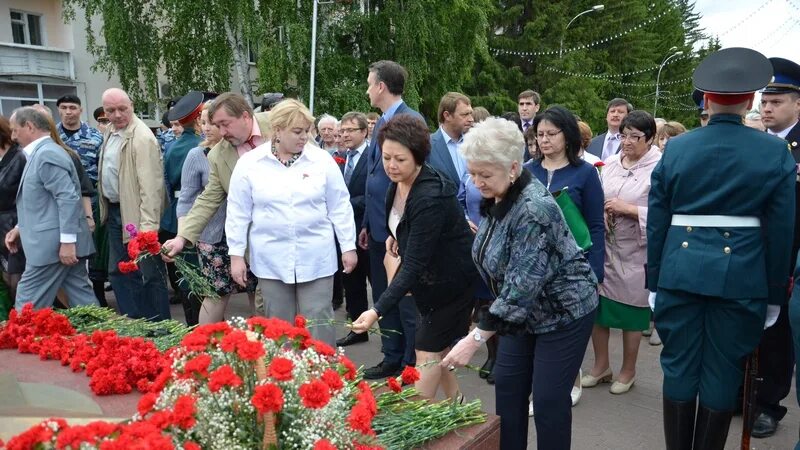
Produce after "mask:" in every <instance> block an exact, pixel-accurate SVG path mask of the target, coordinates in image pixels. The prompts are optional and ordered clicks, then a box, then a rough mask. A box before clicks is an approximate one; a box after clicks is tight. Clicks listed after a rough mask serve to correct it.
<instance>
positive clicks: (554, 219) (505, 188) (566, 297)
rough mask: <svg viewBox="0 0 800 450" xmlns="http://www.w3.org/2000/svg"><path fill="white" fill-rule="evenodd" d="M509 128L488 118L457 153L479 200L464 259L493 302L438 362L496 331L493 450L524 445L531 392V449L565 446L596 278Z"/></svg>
mask: <svg viewBox="0 0 800 450" xmlns="http://www.w3.org/2000/svg"><path fill="white" fill-rule="evenodd" d="M523 148H524V144H523V138H522V134H521V133H520V132H519V130H518V129H517V127H516V126H515V125H514V124H513V123H511V122H508V121H506V120H502V119H495V118H490V119H487V120H485V121H483V122H481V123H479V124H478V125H476V126H474V127H473V128H472V130H470V132H469V133H468V134H467V135H466V136H465V137H464V143H463V144H462V145H461V152H462V154H463V155H464V158H465V159H466V160H467V167H468V169H469V174H470V176H471V177H472V179H473V182H474V183H475V185H476V186H477V187H478V189H479V190H480V192H481V196H482V197H483V202H482V204H481V214H482V215H483V217H484V218H483V221H481V224H480V227H479V229H478V232H477V234H476V236H475V243H474V244H473V247H472V257H473V259H474V261H475V264H476V265H477V267H478V269H479V271H480V272H481V275H482V276H483V278H484V280H485V281H486V283H487V284H488V285H489V288H490V289H491V290H492V292H493V293H494V295H495V296H496V300H495V301H494V303H493V304H492V306H491V308H490V309H489V311H488V313H487V314H484V315H483V317H481V318H480V320H479V323H478V326H477V327H476V328H475V329H474V330H472V332H470V334H469V335H468V336H467V337H466V338H464V339H462V340H461V341H459V342H458V344H456V346H455V347H454V348H453V350H452V351H450V353H449V354H448V355H447V356H446V357H445V358H444V360H443V361H442V364H443V365H444V366H446V367H449V368H451V369H453V368H455V366H461V365H465V364H467V363H468V362H469V360H470V359H471V357H472V355H473V354H474V353H475V351H476V350H477V349H478V348H479V347H480V346H481V344H482V343H483V342H485V341H486V339H488V338H489V337H491V336H493V335H494V334H498V335H500V343H499V348H498V355H497V361H496V362H495V369H494V370H495V373H494V375H495V382H496V389H495V397H496V405H497V415H499V416H500V419H501V421H500V424H501V425H500V435H501V441H500V443H501V448H502V449H503V450H516V449H524V448H526V447H527V436H528V414H527V412H528V400H527V399H528V396H529V395H530V394H531V392H533V403H534V409H535V411H536V416H535V423H536V440H537V444H538V447H537V448H542V449H548V450H560V449H569V448H570V439H571V434H572V414H571V411H570V408H571V406H572V402H571V399H570V392H571V390H572V381H573V380H575V376H576V375H577V373H578V369H579V367H580V364H581V362H582V360H583V355H584V352H585V351H586V344H587V342H588V341H589V336H590V335H591V331H592V325H593V323H594V316H595V310H596V308H597V279H596V278H595V276H594V273H593V272H592V269H591V267H590V266H589V262H588V261H587V260H586V257H585V256H584V253H583V252H582V251H581V249H580V248H578V245H577V244H576V243H575V239H574V238H573V237H572V233H570V231H569V229H568V228H567V225H566V223H565V222H564V218H563V216H562V214H561V211H560V210H559V208H558V205H557V204H556V202H555V200H554V199H553V197H552V195H550V193H549V192H548V191H547V189H545V187H544V186H543V185H542V184H541V183H540V182H539V181H537V180H536V179H535V178H533V177H532V176H531V174H530V173H529V172H528V171H526V170H522V162H523V156H522V152H523Z"/></svg>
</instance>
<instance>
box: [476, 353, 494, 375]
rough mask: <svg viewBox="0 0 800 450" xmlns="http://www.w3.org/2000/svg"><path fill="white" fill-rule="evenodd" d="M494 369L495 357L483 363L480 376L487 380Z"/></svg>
mask: <svg viewBox="0 0 800 450" xmlns="http://www.w3.org/2000/svg"><path fill="white" fill-rule="evenodd" d="M492 369H494V358H489V359H487V360H486V362H485V363H483V366H481V371H480V372H478V376H479V377H481V378H483V379H484V380H485V379H486V378H488V377H489V375H490V374H491V373H492Z"/></svg>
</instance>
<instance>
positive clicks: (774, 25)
mask: <svg viewBox="0 0 800 450" xmlns="http://www.w3.org/2000/svg"><path fill="white" fill-rule="evenodd" d="M695 11H696V12H698V13H700V15H701V16H702V18H701V19H700V26H701V27H703V28H705V31H706V32H707V33H708V34H711V35H714V36H718V37H719V38H720V42H721V44H722V47H723V48H726V47H748V48H752V49H754V50H757V51H759V52H761V53H763V54H764V55H765V56H766V57H768V58H771V57H773V56H779V57H782V58H786V59H790V60H792V61H795V62H797V63H800V0H757V1H753V0H697V2H696V3H695Z"/></svg>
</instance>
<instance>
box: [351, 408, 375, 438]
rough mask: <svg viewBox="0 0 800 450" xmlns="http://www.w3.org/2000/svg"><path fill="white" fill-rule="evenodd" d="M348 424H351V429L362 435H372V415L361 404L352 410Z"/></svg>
mask: <svg viewBox="0 0 800 450" xmlns="http://www.w3.org/2000/svg"><path fill="white" fill-rule="evenodd" d="M347 423H348V424H350V428H352V429H354V430H356V431H358V432H360V433H361V434H371V433H372V414H370V413H369V411H368V410H367V408H365V407H364V406H363V405H361V404H357V405H356V406H354V407H353V409H351V410H350V414H349V415H348V416H347Z"/></svg>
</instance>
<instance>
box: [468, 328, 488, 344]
mask: <svg viewBox="0 0 800 450" xmlns="http://www.w3.org/2000/svg"><path fill="white" fill-rule="evenodd" d="M470 335H471V336H472V339H473V340H475V342H480V343H481V344H483V343H485V342H486V339H484V338H483V336H482V335H481V332H480V331H479V330H478V329H477V328H475V330H473V331H472V333H470Z"/></svg>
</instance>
